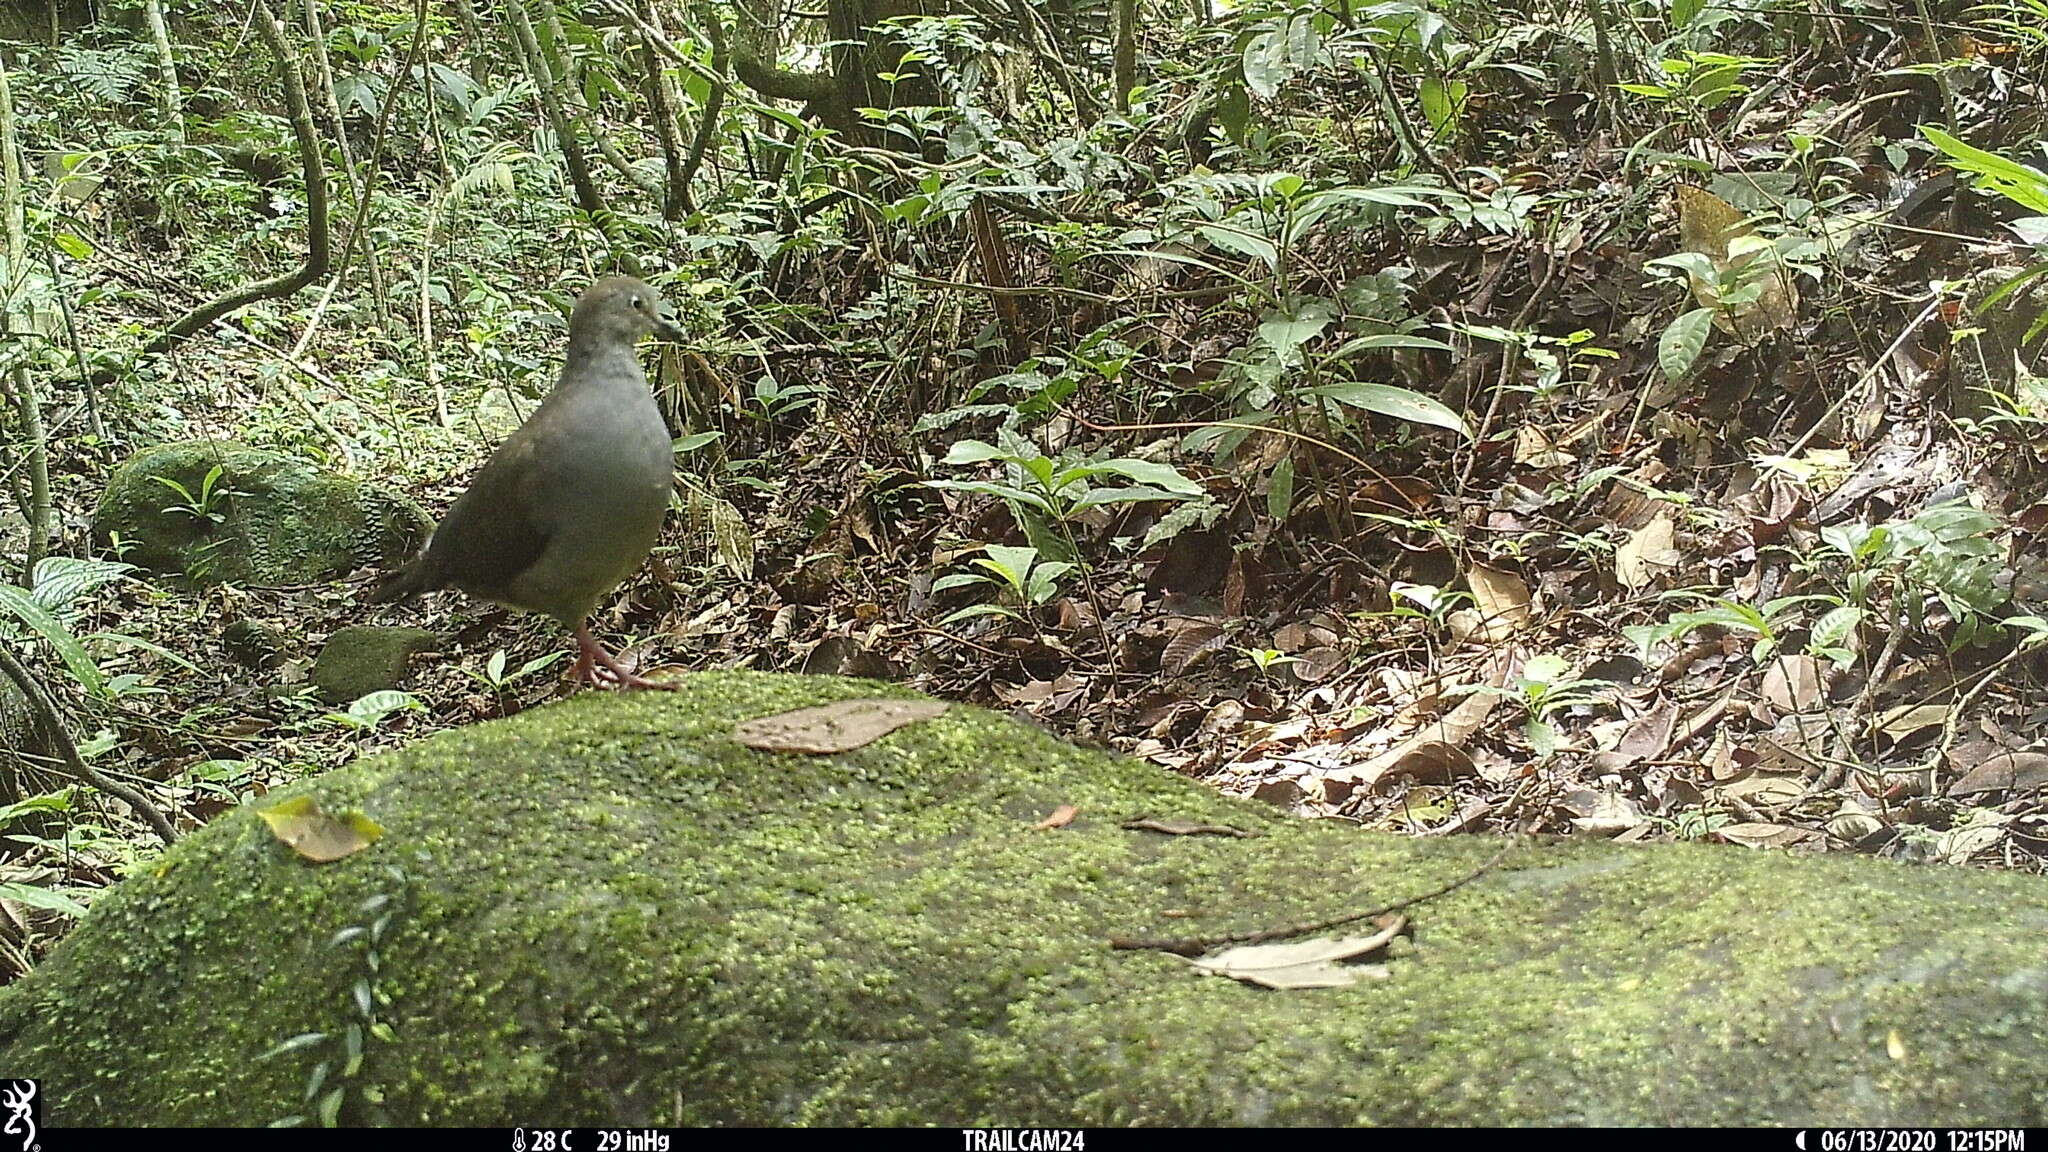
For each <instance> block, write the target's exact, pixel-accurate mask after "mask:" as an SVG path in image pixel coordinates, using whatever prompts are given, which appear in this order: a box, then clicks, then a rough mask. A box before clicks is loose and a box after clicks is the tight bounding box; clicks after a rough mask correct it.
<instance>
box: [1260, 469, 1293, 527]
mask: <svg viewBox="0 0 2048 1152" xmlns="http://www.w3.org/2000/svg"><path fill="white" fill-rule="evenodd" d="M1293 510H1294V457H1292V456H1282V457H1281V458H1280V462H1279V463H1277V464H1275V465H1273V474H1272V476H1271V477H1269V478H1268V479H1267V481H1266V514H1267V515H1269V516H1271V517H1272V518H1273V519H1275V520H1285V519H1287V514H1288V513H1289V512H1291V511H1293Z"/></svg>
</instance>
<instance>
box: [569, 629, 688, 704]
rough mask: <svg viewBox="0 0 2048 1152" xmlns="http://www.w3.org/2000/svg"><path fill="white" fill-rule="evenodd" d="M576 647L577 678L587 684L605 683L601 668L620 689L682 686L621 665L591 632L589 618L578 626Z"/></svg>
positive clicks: (665, 689)
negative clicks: (600, 673)
mask: <svg viewBox="0 0 2048 1152" xmlns="http://www.w3.org/2000/svg"><path fill="white" fill-rule="evenodd" d="M576 647H577V649H578V651H579V652H580V655H579V656H578V657H577V660H576V678H577V679H578V680H581V681H583V682H584V683H585V684H590V685H593V686H595V685H601V684H603V683H605V682H606V681H605V679H604V678H603V677H601V676H600V675H599V669H602V670H603V671H604V672H607V673H610V683H611V684H612V685H613V686H615V687H617V688H620V689H634V688H654V689H659V690H660V691H663V692H673V691H675V690H676V689H678V688H680V687H682V685H680V684H664V683H662V682H661V681H659V680H649V679H648V678H647V677H645V676H638V675H635V674H633V673H632V672H629V671H627V670H626V669H625V668H622V667H620V665H619V662H618V661H617V660H615V659H613V658H612V654H611V653H609V652H607V651H605V650H604V646H603V645H602V644H599V643H598V642H597V638H596V637H595V636H592V635H591V634H590V622H589V621H587V620H586V621H584V622H582V623H580V624H578V625H577V626H576ZM593 665H595V667H593Z"/></svg>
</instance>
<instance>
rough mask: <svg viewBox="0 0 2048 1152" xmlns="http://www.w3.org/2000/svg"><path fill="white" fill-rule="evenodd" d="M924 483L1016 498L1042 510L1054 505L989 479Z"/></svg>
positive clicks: (1047, 509) (1049, 508) (930, 481)
mask: <svg viewBox="0 0 2048 1152" xmlns="http://www.w3.org/2000/svg"><path fill="white" fill-rule="evenodd" d="M924 483H925V487H927V488H941V489H944V490H946V491H948V492H974V493H978V494H980V495H983V496H994V497H996V498H998V499H1001V500H1015V501H1017V502H1018V503H1020V504H1027V505H1029V506H1031V507H1033V508H1036V509H1038V510H1039V511H1041V512H1047V513H1049V512H1051V511H1052V505H1051V504H1049V503H1047V502H1046V500H1045V497H1043V496H1040V495H1038V494H1036V493H1033V492H1026V491H1024V490H1023V489H1022V488H1014V487H1011V486H1010V485H1008V484H996V483H993V482H991V481H987V480H927V481H925V482H924Z"/></svg>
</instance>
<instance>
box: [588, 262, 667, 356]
mask: <svg viewBox="0 0 2048 1152" xmlns="http://www.w3.org/2000/svg"><path fill="white" fill-rule="evenodd" d="M649 332H652V333H654V334H655V335H656V336H659V337H661V338H662V339H664V340H681V339H682V338H683V329H682V326H681V325H680V324H678V323H677V322H676V314H675V309H673V308H671V307H669V304H668V301H666V300H663V299H662V298H661V293H659V292H656V291H655V290H654V289H652V288H649V287H648V286H647V285H645V284H643V283H641V282H640V281H638V280H636V279H634V278H633V277H631V276H607V277H605V278H604V279H602V280H599V281H598V282H597V283H595V284H592V285H591V286H590V287H589V288H588V289H586V290H585V291H584V293H583V297H582V299H580V300H578V301H576V310H575V311H574V312H571V313H570V314H569V339H570V340H571V341H572V342H575V341H579V340H594V341H598V342H601V343H614V342H616V343H621V344H631V343H633V342H634V341H636V340H638V339H640V337H642V336H645V335H647V334H648V333H649Z"/></svg>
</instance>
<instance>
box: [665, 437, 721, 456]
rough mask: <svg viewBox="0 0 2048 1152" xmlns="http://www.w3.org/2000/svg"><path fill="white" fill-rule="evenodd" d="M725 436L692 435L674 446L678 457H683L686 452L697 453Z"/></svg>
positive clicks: (683, 438) (678, 441)
mask: <svg viewBox="0 0 2048 1152" xmlns="http://www.w3.org/2000/svg"><path fill="white" fill-rule="evenodd" d="M724 435H725V433H723V432H696V433H692V434H691V435H688V436H684V437H682V438H681V439H679V440H677V441H676V442H675V445H674V450H675V452H676V454H677V455H681V454H682V453H684V452H695V451H696V450H697V449H699V448H702V447H704V446H705V445H706V444H709V443H711V442H712V441H714V440H718V439H720V438H722V437H723V436H724Z"/></svg>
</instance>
